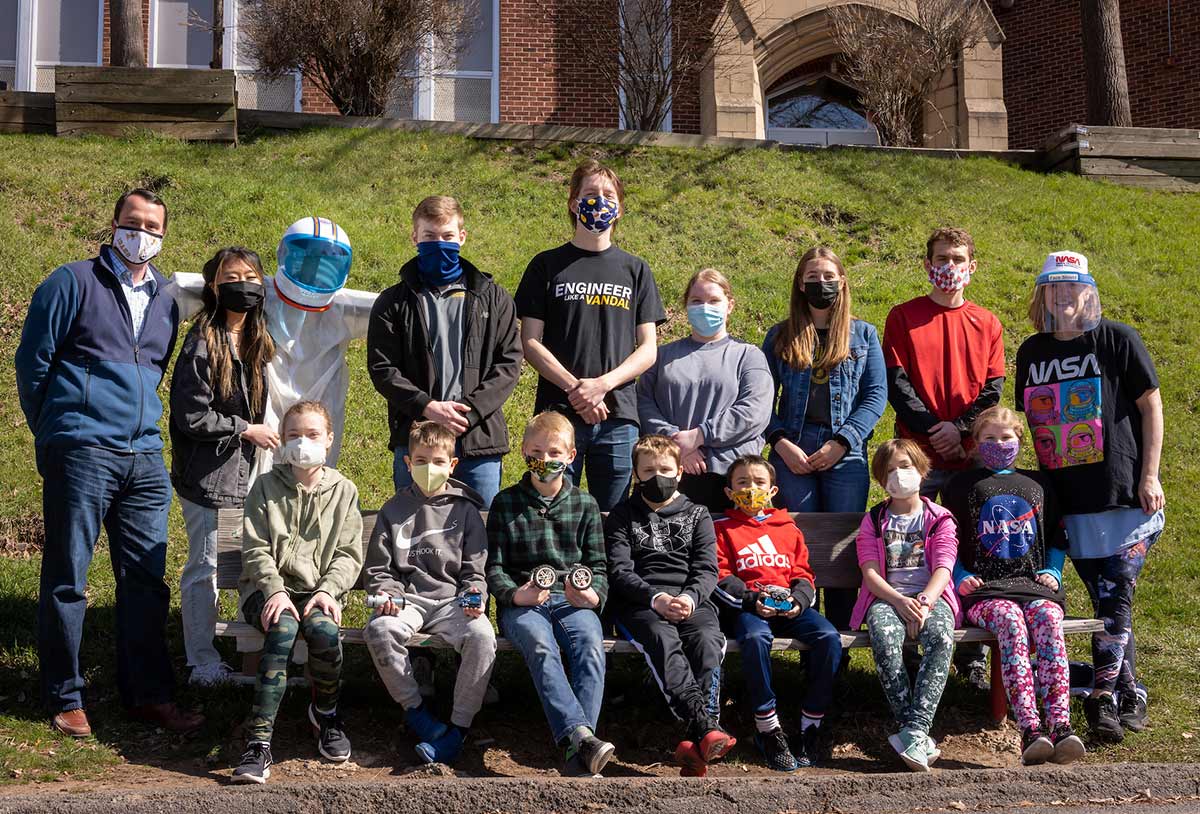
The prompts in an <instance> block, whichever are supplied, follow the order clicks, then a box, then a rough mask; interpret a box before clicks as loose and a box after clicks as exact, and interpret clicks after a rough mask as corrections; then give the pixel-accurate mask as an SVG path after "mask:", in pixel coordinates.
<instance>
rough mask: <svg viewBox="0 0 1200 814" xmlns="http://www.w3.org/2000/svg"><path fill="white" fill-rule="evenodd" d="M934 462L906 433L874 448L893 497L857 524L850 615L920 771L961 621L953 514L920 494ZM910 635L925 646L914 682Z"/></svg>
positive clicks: (897, 739)
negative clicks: (954, 580) (857, 583)
mask: <svg viewBox="0 0 1200 814" xmlns="http://www.w3.org/2000/svg"><path fill="white" fill-rule="evenodd" d="M929 466H930V464H929V459H928V458H927V457H926V456H925V454H924V453H923V452H922V451H921V448H920V447H919V446H917V444H916V443H915V442H913V441H910V440H908V439H905V438H897V439H894V440H891V441H885V442H884V443H883V445H882V446H881V447H880V448H879V449H878V450H877V451H876V452H875V458H874V459H873V460H872V462H871V474H872V475H873V476H874V477H875V480H876V481H878V482H879V485H880V486H882V487H883V488H884V489H886V490H887V493H888V495H890V496H891V497H890V499H889V500H886V501H884V502H883V503H880V504H878V505H876V506H874V507H872V509H871V511H869V512H868V513H867V515H866V517H864V518H863V522H862V526H861V527H860V528H859V530H858V540H857V548H858V564H859V567H860V568H862V574H863V581H862V589H861V590H860V591H859V594H858V602H857V604H855V606H854V612H853V614H852V615H851V617H850V627H851V629H855V630H856V629H858V627H859V626H861V625H862V623H863V621H864V620H865V621H866V623H867V630H868V632H869V633H870V634H871V652H872V653H873V654H874V656H875V669H876V670H877V671H878V673H879V681H880V683H881V684H883V692H884V694H885V695H886V696H887V699H888V703H889V704H890V705H891V707H892V714H893V715H894V716H895V718H896V722H897V723H898V724H899V725H900V731H899V732H898V733H896V734H895V735H892V736H891V737H889V738H888V743H890V744H891V745H892V748H893V749H895V750H896V753H897V754H898V755H899V756H900V759H901V760H902V761H904V765H906V766H908V768H910V769H912V770H913V771H919V772H927V771H929V764H931V763H933V761H935V760H936V759H937V758H938V755H939V754H941V753H940V752H939V751H938V749H937V745H936V744H935V743H934V741H933V739H932V738H930V737H929V729H930V727H931V726H932V725H933V716H934V713H936V712H937V706H938V702H939V701H940V700H941V698H942V690H943V689H945V687H946V678H947V676H948V675H949V673H950V656H951V655H952V654H953V653H954V628H955V627H957V626H958V624H959V623H960V622H961V621H962V610H961V608H960V607H959V602H958V596H957V595H956V594H955V593H954V588H953V586H952V585H951V581H950V576H951V571H952V570H953V568H954V561H955V559H956V557H957V556H958V536H957V530H956V527H955V523H954V517H953V515H951V514H950V512H949V511H947V510H946V509H943V508H942V507H941V506H939V505H937V504H936V503H934V502H933V501H931V500H929V499H928V498H923V497H921V494H920V489H921V481H922V479H923V478H924V477H925V475H927V474H928V473H929ZM906 639H908V640H916V641H918V642H920V644H921V647H922V649H923V650H924V653H923V655H922V656H921V666H920V668H919V669H918V670H917V680H916V683H915V684H914V685H911V686H910V684H909V680H908V672H907V671H906V670H905V667H904V643H905V640H906Z"/></svg>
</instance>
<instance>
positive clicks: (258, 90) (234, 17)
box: [222, 0, 301, 113]
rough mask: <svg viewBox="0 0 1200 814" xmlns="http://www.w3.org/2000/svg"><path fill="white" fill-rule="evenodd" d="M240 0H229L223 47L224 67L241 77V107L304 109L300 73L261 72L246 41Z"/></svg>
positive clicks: (239, 93)
mask: <svg viewBox="0 0 1200 814" xmlns="http://www.w3.org/2000/svg"><path fill="white" fill-rule="evenodd" d="M241 5H242V3H241V2H240V0H225V41H224V48H223V49H222V56H223V64H224V67H226V68H228V69H231V70H233V71H234V73H235V75H236V77H237V79H236V81H237V100H238V107H241V108H248V109H250V110H279V111H283V112H292V113H298V112H299V111H300V99H301V85H300V82H301V79H300V74H299V73H296V74H290V75H286V76H279V77H274V78H271V77H268V76H265V75H263V74H262V73H260V72H259V70H258V66H257V65H255V64H254V60H253V59H252V58H251V57H250V49H249V48H248V47H247V46H246V45H245V44H244V43H243V42H242V37H241V36H239V33H238V32H240V31H241V30H242V29H241V26H240V25H239V24H238V19H239V17H240V15H241V8H240V6H241Z"/></svg>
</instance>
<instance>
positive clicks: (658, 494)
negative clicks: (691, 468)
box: [638, 475, 679, 503]
mask: <svg viewBox="0 0 1200 814" xmlns="http://www.w3.org/2000/svg"><path fill="white" fill-rule="evenodd" d="M678 487H679V478H668V477H667V476H666V475H655V476H654V477H653V478H651V479H650V480H643V481H638V491H639V492H641V493H642V497H644V498H646V500H649V501H650V502H651V503H665V502H666V501H667V500H668V499H669V498H670V497H671V495H673V494H675V490H676V489H677V488H678Z"/></svg>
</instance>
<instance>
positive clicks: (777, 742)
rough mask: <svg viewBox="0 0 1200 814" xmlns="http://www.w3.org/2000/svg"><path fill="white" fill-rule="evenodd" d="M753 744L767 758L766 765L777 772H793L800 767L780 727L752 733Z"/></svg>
mask: <svg viewBox="0 0 1200 814" xmlns="http://www.w3.org/2000/svg"><path fill="white" fill-rule="evenodd" d="M754 745H755V746H757V747H758V751H760V752H762V753H763V757H765V758H766V759H767V767H768V768H771V769H774V770H775V771H777V772H794V771H796V769H798V768H800V764H799V763H797V762H796V758H795V756H794V755H792V750H791V749H790V748H789V747H788V741H787V737H786V736H785V735H784V734H783V730H782V729H772V730H771V731H770V732H756V733H754Z"/></svg>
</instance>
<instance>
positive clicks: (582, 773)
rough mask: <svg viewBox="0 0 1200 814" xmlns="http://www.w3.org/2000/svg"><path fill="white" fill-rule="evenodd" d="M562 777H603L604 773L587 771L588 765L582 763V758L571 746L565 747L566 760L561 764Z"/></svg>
mask: <svg viewBox="0 0 1200 814" xmlns="http://www.w3.org/2000/svg"><path fill="white" fill-rule="evenodd" d="M562 774H563V777H597V778H598V777H603V776H604V775H600V774H595V773H594V772H591V771H588V767H587V766H585V765H584V763H583V760H582V759H581V758H580V757H579V753H578V752H576V751H575V748H574V747H572V746H568V747H567V760H566V763H564V764H563V771H562Z"/></svg>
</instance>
